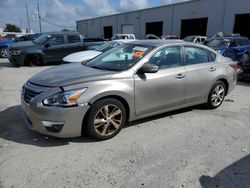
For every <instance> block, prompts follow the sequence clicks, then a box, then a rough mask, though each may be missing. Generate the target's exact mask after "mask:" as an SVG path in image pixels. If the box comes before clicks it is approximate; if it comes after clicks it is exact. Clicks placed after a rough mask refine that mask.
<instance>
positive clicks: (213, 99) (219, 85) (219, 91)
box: [207, 81, 226, 109]
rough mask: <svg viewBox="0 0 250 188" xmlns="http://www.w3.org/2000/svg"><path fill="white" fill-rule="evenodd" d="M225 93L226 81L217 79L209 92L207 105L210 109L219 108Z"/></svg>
mask: <svg viewBox="0 0 250 188" xmlns="http://www.w3.org/2000/svg"><path fill="white" fill-rule="evenodd" d="M225 95H226V86H225V84H224V82H222V81H216V82H215V84H214V85H213V87H212V88H211V90H210V92H209V95H208V100H207V106H208V107H209V108H210V109H215V108H218V107H219V106H220V105H221V104H222V103H223V101H224V98H225Z"/></svg>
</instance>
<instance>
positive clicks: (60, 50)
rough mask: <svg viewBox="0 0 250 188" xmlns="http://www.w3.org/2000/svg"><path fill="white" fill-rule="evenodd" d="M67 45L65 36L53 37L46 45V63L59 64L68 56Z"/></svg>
mask: <svg viewBox="0 0 250 188" xmlns="http://www.w3.org/2000/svg"><path fill="white" fill-rule="evenodd" d="M67 51H68V49H67V44H66V43H65V37H64V35H51V37H50V40H49V42H48V43H47V44H46V45H45V48H44V54H45V57H46V62H59V61H62V59H63V57H65V56H66V55H67V53H68V52H67Z"/></svg>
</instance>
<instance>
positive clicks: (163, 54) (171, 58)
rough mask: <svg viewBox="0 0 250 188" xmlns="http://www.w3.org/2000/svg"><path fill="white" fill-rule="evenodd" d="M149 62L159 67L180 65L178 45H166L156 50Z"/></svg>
mask: <svg viewBox="0 0 250 188" xmlns="http://www.w3.org/2000/svg"><path fill="white" fill-rule="evenodd" d="M149 63H150V64H154V65H157V66H158V67H159V69H166V68H173V67H179V66H181V49H180V47H167V48H164V49H162V50H160V51H158V52H156V53H155V54H154V55H153V56H152V57H151V58H150V59H149Z"/></svg>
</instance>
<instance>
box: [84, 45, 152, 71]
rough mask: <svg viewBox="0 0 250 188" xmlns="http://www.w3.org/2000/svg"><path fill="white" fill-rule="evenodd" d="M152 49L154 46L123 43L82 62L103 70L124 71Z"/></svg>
mask: <svg viewBox="0 0 250 188" xmlns="http://www.w3.org/2000/svg"><path fill="white" fill-rule="evenodd" d="M152 49H153V47H152V46H146V45H136V44H122V45H119V46H117V47H115V48H113V49H111V50H108V51H106V52H104V53H103V54H101V55H99V56H97V57H96V58H94V59H93V60H91V61H88V62H86V63H82V64H83V65H85V66H88V67H92V68H96V69H101V70H109V71H124V70H127V69H129V68H130V67H132V66H133V65H135V64H136V63H137V62H138V61H139V60H140V59H142V58H143V57H144V56H145V55H146V54H147V53H148V52H150V51H151V50H152Z"/></svg>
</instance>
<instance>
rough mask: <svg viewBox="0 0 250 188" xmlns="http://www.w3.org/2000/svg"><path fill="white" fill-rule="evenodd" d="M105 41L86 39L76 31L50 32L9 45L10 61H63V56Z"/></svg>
mask: <svg viewBox="0 0 250 188" xmlns="http://www.w3.org/2000/svg"><path fill="white" fill-rule="evenodd" d="M102 43H103V41H101V42H98V41H84V39H83V37H82V35H81V34H79V33H76V32H49V33H44V34H42V35H41V36H39V37H38V38H37V39H35V40H34V41H27V42H20V43H16V44H13V45H11V46H10V47H9V55H8V59H9V61H10V62H11V63H12V64H13V65H15V66H28V65H37V66H41V65H48V64H55V63H61V62H62V59H63V57H65V56H67V55H69V54H72V53H74V52H78V51H82V50H86V49H88V48H89V47H90V46H92V45H97V44H98V45H100V44H102Z"/></svg>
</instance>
